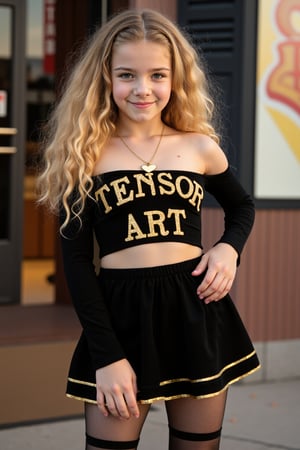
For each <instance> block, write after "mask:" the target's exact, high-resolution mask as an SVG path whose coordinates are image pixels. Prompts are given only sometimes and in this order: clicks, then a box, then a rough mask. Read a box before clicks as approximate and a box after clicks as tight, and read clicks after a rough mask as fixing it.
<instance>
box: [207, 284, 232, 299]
mask: <svg viewBox="0 0 300 450" xmlns="http://www.w3.org/2000/svg"><path fill="white" fill-rule="evenodd" d="M231 285H232V281H231V280H228V279H224V280H223V281H222V282H221V283H220V284H219V286H218V287H216V288H215V289H214V290H213V291H212V292H210V293H208V294H207V296H205V299H204V303H206V304H208V303H210V302H216V301H219V300H221V299H222V298H224V297H225V295H227V294H228V292H229V291H230V288H231Z"/></svg>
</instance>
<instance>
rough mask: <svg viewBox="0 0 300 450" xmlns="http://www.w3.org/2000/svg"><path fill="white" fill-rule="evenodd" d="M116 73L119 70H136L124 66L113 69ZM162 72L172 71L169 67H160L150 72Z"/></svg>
mask: <svg viewBox="0 0 300 450" xmlns="http://www.w3.org/2000/svg"><path fill="white" fill-rule="evenodd" d="M113 70H114V71H115V72H116V71H118V70H127V71H131V72H134V71H135V69H132V68H130V67H123V66H119V67H116V68H115V69H113ZM162 70H167V71H169V72H170V71H171V69H170V68H169V67H158V68H156V69H150V70H149V72H159V71H162Z"/></svg>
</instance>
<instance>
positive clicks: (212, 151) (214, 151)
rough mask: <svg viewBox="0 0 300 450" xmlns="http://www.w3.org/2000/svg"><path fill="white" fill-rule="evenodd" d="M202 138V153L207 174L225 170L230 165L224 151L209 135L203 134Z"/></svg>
mask: <svg viewBox="0 0 300 450" xmlns="http://www.w3.org/2000/svg"><path fill="white" fill-rule="evenodd" d="M201 138H202V139H201V155H202V158H203V162H204V166H205V172H204V173H205V175H215V174H218V173H222V172H224V171H225V170H226V169H227V167H228V160H227V157H226V155H225V153H224V151H223V150H222V149H221V147H220V146H219V145H218V144H217V142H215V141H214V140H213V139H211V138H210V137H209V136H202V137H201Z"/></svg>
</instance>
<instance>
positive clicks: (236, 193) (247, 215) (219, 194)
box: [205, 167, 255, 262]
mask: <svg viewBox="0 0 300 450" xmlns="http://www.w3.org/2000/svg"><path fill="white" fill-rule="evenodd" d="M205 188H206V190H207V191H208V192H209V193H210V194H212V195H213V196H214V197H215V199H216V200H217V202H218V203H219V204H220V205H221V207H222V208H223V210H224V213H225V217H224V233H223V235H222V236H221V238H220V239H219V240H218V242H217V243H219V242H224V243H227V244H230V245H232V247H233V248H234V249H235V250H236V251H237V252H238V255H239V258H238V262H239V259H240V255H241V253H242V250H243V247H244V245H245V243H246V241H247V239H248V237H249V234H250V232H251V229H252V227H253V223H254V217H255V208H254V202H253V200H252V198H251V196H250V195H249V194H248V193H247V192H246V191H245V189H244V188H243V186H242V185H241V184H240V182H239V181H238V180H237V178H236V177H235V176H234V175H233V173H232V171H231V169H230V168H229V167H228V168H227V170H226V171H225V172H223V173H221V174H217V175H206V185H205ZM217 243H216V244H217ZM216 244H215V245H216Z"/></svg>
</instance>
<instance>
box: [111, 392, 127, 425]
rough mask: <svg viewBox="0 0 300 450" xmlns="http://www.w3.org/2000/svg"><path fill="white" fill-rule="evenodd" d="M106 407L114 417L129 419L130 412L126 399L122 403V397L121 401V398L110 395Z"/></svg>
mask: <svg viewBox="0 0 300 450" xmlns="http://www.w3.org/2000/svg"><path fill="white" fill-rule="evenodd" d="M106 407H107V409H108V411H109V413H110V414H111V415H112V416H114V417H118V418H123V419H129V412H128V409H127V406H126V404H125V402H124V399H123V402H122V396H121V399H119V397H117V396H116V397H113V396H112V395H110V394H108V395H107V396H106Z"/></svg>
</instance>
